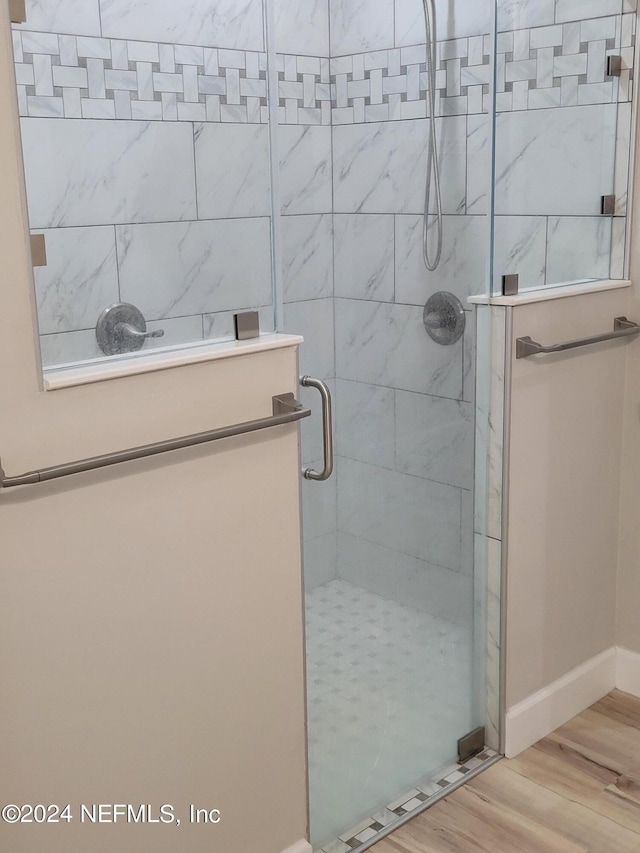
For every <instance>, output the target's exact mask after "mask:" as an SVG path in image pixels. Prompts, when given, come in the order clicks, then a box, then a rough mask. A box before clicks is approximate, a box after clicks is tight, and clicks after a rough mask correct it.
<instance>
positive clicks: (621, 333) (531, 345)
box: [516, 317, 640, 358]
mask: <svg viewBox="0 0 640 853" xmlns="http://www.w3.org/2000/svg"><path fill="white" fill-rule="evenodd" d="M638 334H640V326H639V325H638V324H637V323H634V322H632V321H631V320H627V318H626V317H616V318H615V320H614V321H613V332H605V333H604V334H603V335H592V336H591V337H589V338H578V340H575V341H566V342H565V343H562V344H553V345H552V346H548V347H545V346H543V344H539V343H538V342H537V341H534V340H532V339H531V338H530V337H528V336H527V337H524V338H517V339H516V358H528V357H529V356H530V355H536V354H537V353H548V352H564V351H565V350H569V349H577V348H578V347H586V346H589V345H590V344H599V343H602V342H603V341H615V340H617V339H618V338H633V337H635V336H636V335H638Z"/></svg>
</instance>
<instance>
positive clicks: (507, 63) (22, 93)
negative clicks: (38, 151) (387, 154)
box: [13, 13, 636, 125]
mask: <svg viewBox="0 0 640 853" xmlns="http://www.w3.org/2000/svg"><path fill="white" fill-rule="evenodd" d="M635 38H636V14H635V13H629V14H625V15H622V16H619V15H612V16H609V17H606V18H596V19H591V20H586V21H575V22H571V23H567V24H554V25H551V26H546V27H534V28H531V29H524V30H515V31H512V32H502V33H499V34H498V43H497V46H498V56H497V65H496V81H497V83H496V89H497V93H496V100H497V108H498V111H499V112H505V111H513V110H533V109H543V108H544V109H548V108H550V107H568V106H578V105H583V104H602V103H613V102H615V101H616V100H618V101H620V102H630V101H631V100H632V97H633V62H634V50H635ZM13 44H14V53H15V62H16V77H17V83H18V103H19V109H20V114H21V115H23V116H39V117H52V118H101V119H107V118H111V119H116V118H117V119H143V120H156V121H198V122H242V123H258V124H260V123H265V122H267V121H268V107H267V80H266V76H267V75H266V68H267V58H266V54H264V53H255V52H251V51H243V50H224V49H221V48H205V47H192V46H188V45H171V44H158V43H155V42H134V41H121V40H119V39H105V38H96V37H84V36H69V35H58V34H55V33H34V32H28V31H20V30H14V31H13ZM490 53H491V38H490V36H488V35H480V36H472V37H469V38H463V39H454V40H451V41H444V42H441V43H439V45H438V68H437V70H436V114H437V115H438V116H452V115H474V114H477V113H483V112H487V111H488V110H489V108H490V97H489V84H490V82H491V56H490ZM612 53H616V54H620V55H621V56H622V64H623V71H622V76H621V77H620V78H611V77H607V75H606V66H607V58H608V56H610V55H611V54H612ZM276 62H277V70H278V86H279V121H280V123H281V124H296V125H329V124H331V123H332V122H333V124H354V123H361V122H370V121H391V120H395V119H411V118H425V117H426V116H427V115H428V112H427V76H428V75H427V65H426V47H425V45H415V46H413V47H403V48H393V49H390V50H379V51H372V52H370V53H359V54H355V55H352V56H340V57H336V58H334V59H331V60H330V59H328V58H324V57H322V58H321V57H313V56H292V55H288V54H287V55H283V54H278V55H277V57H276Z"/></svg>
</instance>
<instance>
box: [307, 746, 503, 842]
mask: <svg viewBox="0 0 640 853" xmlns="http://www.w3.org/2000/svg"><path fill="white" fill-rule="evenodd" d="M498 758H499V755H498V753H497V752H494V750H492V749H488V748H485V749H484V750H483V751H482V752H481V753H480V754H479V755H477V756H475V757H474V758H470V759H469V760H468V761H465V762H464V763H463V764H453V765H451V766H450V767H448V768H447V769H445V770H443V771H442V773H441V774H439V775H438V776H437V777H436V778H435V779H433V778H431V777H430V778H428V779H426V780H425V781H424V782H423V783H421V784H419V785H417V786H416V787H415V788H412V789H411V790H410V791H407V792H406V793H404V794H403V795H402V796H400V797H396V799H395V800H393V801H392V802H390V803H388V804H387V806H386V807H385V808H383V809H381V810H380V811H379V812H376V813H375V814H373V815H371V817H369V818H365V819H364V820H362V821H360V822H359V823H358V824H356V826H352V827H351V828H350V829H349V830H347V832H344V833H343V834H342V835H341V836H340V837H339V838H337V839H336V840H335V841H331V842H329V843H328V844H325V845H324V846H323V847H321V848H320V849H319V850H318V851H316V853H354V851H360V850H365V849H366V848H367V847H369V846H370V845H371V844H372V843H374V842H375V841H376V840H377V839H378V836H380V834H381V833H382V832H384V833H385V834H387V833H388V831H389V828H390V827H392V826H393V825H394V824H395V823H398V825H399V824H400V823H401V822H404V821H405V820H406V819H407V818H410V817H411V816H412V815H414V814H418V813H419V812H420V811H422V810H424V809H425V808H428V806H429V804H430V803H431V802H433V801H434V799H435V798H436V797H437V798H438V799H440V798H442V796H443V793H446V794H449V793H452V792H453V791H454V790H455V789H456V788H458V787H459V786H460V785H461V784H463V782H464V780H465V778H466V777H467V776H468V775H469V773H471V772H472V771H476V772H479V771H481V770H482V769H483V766H484V765H486V768H487V769H488V767H489V766H490V765H491V764H494V763H495V761H496V759H498Z"/></svg>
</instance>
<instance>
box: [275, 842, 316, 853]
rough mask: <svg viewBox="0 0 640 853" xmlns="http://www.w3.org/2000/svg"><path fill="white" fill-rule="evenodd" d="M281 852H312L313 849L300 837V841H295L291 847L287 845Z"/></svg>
mask: <svg viewBox="0 0 640 853" xmlns="http://www.w3.org/2000/svg"><path fill="white" fill-rule="evenodd" d="M282 853H313V851H312V849H311V845H310V844H309V842H308V841H305V840H304V839H302V840H300V841H296V843H295V844H292V845H291V847H287V849H286V850H283V851H282Z"/></svg>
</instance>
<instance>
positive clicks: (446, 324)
mask: <svg viewBox="0 0 640 853" xmlns="http://www.w3.org/2000/svg"><path fill="white" fill-rule="evenodd" d="M422 322H423V323H424V327H425V329H426V331H427V334H428V335H429V337H430V338H431V340H432V341H435V342H436V343H437V344H442V345H443V346H449V345H450V344H455V342H456V341H458V340H460V338H461V337H462V335H463V334H464V329H465V325H466V315H465V313H464V308H463V307H462V302H460V300H459V299H458V298H457V296H454V295H453V293H447V292H446V291H440V292H439V293H434V294H433V296H431V297H430V298H429V300H428V301H427V304H426V305H425V306H424V313H423V315H422Z"/></svg>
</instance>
